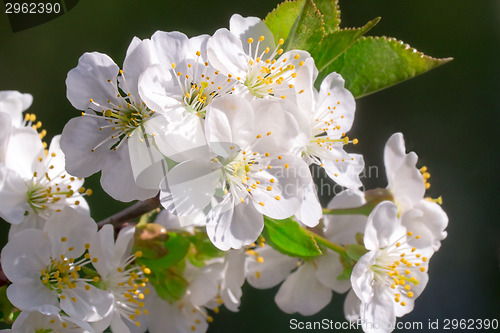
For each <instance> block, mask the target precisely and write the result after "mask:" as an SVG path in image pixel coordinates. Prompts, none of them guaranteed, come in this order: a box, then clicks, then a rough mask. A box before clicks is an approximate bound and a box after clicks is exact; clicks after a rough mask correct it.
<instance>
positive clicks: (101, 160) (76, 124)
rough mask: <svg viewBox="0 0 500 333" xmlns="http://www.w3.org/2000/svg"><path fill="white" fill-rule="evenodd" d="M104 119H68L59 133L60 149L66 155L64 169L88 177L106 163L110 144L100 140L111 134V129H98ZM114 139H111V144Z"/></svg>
mask: <svg viewBox="0 0 500 333" xmlns="http://www.w3.org/2000/svg"><path fill="white" fill-rule="evenodd" d="M103 125H105V123H104V120H100V119H97V118H95V117H92V116H83V117H78V118H73V119H70V121H68V122H67V123H66V125H65V126H64V129H63V132H62V135H61V143H60V144H61V149H62V150H63V152H64V155H65V157H66V170H67V171H68V172H69V173H70V174H72V175H75V176H77V177H88V176H90V175H92V174H94V173H96V172H98V171H99V170H101V169H102V168H103V166H104V164H105V163H106V159H107V157H108V155H109V154H110V153H111V152H110V149H109V148H110V146H108V145H106V144H103V145H101V146H100V147H98V148H97V149H95V150H94V151H93V152H92V149H94V148H95V147H96V146H97V145H98V144H99V143H100V142H102V141H103V140H104V139H106V138H107V137H109V136H111V135H112V134H111V131H112V130H111V129H103V130H102V131H99V128H100V127H101V126H103ZM114 142H116V141H111V142H110V145H112V144H113V143H114Z"/></svg>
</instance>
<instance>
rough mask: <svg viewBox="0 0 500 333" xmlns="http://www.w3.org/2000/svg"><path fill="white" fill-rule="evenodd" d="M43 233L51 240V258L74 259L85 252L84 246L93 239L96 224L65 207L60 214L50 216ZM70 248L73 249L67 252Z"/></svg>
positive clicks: (89, 218) (84, 215)
mask: <svg viewBox="0 0 500 333" xmlns="http://www.w3.org/2000/svg"><path fill="white" fill-rule="evenodd" d="M43 231H44V232H45V233H47V235H48V236H49V238H50V240H51V244H52V257H53V258H59V257H60V255H61V254H62V255H65V256H67V257H68V258H69V257H72V258H75V259H76V258H78V257H79V256H80V255H82V254H83V252H84V251H85V244H87V243H90V242H91V241H92V239H94V235H95V233H96V232H97V224H96V223H95V221H94V220H93V219H92V218H91V217H90V216H88V215H87V214H80V213H78V212H77V211H76V210H75V209H73V208H70V207H65V208H64V209H63V210H62V211H61V212H59V213H55V214H52V216H51V217H50V218H49V219H48V220H47V222H46V223H45V225H44V228H43ZM63 238H65V239H66V240H64V239H63ZM63 240H64V241H63ZM71 247H73V248H74V249H73V250H72V251H69V248H71Z"/></svg>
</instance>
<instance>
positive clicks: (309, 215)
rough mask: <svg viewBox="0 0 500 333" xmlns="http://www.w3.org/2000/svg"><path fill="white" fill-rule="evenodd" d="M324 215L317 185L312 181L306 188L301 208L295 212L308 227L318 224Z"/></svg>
mask: <svg viewBox="0 0 500 333" xmlns="http://www.w3.org/2000/svg"><path fill="white" fill-rule="evenodd" d="M322 216H323V212H322V210H321V204H320V202H319V198H318V193H317V191H316V186H315V185H314V183H313V182H312V181H311V182H310V183H309V185H307V186H305V188H304V191H303V196H302V204H301V205H300V209H299V210H298V211H297V212H296V213H295V217H297V219H298V220H299V221H300V222H302V223H304V224H305V225H307V226H308V227H314V226H316V225H317V224H318V222H319V220H320V219H321V217H322Z"/></svg>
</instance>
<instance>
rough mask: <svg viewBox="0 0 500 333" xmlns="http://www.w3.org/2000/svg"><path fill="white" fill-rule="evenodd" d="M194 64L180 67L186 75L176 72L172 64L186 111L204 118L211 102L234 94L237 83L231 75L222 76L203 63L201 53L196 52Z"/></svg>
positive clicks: (206, 63)
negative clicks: (219, 97)
mask: <svg viewBox="0 0 500 333" xmlns="http://www.w3.org/2000/svg"><path fill="white" fill-rule="evenodd" d="M193 63H194V65H193V64H191V63H190V62H188V63H187V66H185V65H184V64H183V66H179V67H184V68H185V70H184V73H183V72H181V71H179V70H176V67H177V65H176V64H175V63H172V72H173V73H174V77H176V79H177V84H178V86H179V88H180V90H181V91H180V92H181V96H182V100H181V101H180V102H181V103H183V104H184V106H185V109H186V111H187V112H189V113H194V114H196V115H198V116H200V117H202V118H204V117H205V114H206V108H207V106H208V105H209V104H210V102H211V101H212V100H213V99H214V98H217V97H218V96H220V95H224V94H230V93H232V92H233V91H234V90H235V88H234V84H235V82H234V80H233V79H232V78H231V77H232V76H231V75H228V76H224V75H221V74H220V73H219V71H217V70H215V68H213V67H212V66H211V65H210V64H209V63H208V62H203V60H202V59H201V53H200V51H197V52H196V57H195V58H194V59H193Z"/></svg>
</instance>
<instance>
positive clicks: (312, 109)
mask: <svg viewBox="0 0 500 333" xmlns="http://www.w3.org/2000/svg"><path fill="white" fill-rule="evenodd" d="M283 44H284V41H283V40H282V39H279V40H275V38H274V36H273V34H272V33H271V31H270V30H269V29H268V28H267V27H266V25H265V24H264V23H263V22H262V21H261V20H260V19H258V18H255V17H247V18H244V17H242V16H240V15H233V17H232V18H231V20H230V28H229V30H228V29H219V30H217V31H216V32H215V33H214V35H213V36H208V35H201V36H196V37H192V38H188V37H187V36H186V35H184V34H182V33H180V32H160V31H158V32H156V33H155V34H153V35H152V36H151V38H150V39H144V40H140V39H138V38H134V39H133V40H132V42H131V44H130V46H129V48H128V50H127V54H126V57H125V60H124V64H123V69H120V68H119V67H118V66H117V65H116V64H115V63H114V61H113V60H112V59H111V58H109V57H108V56H107V55H105V54H102V53H97V52H93V53H85V54H84V55H83V56H82V57H81V58H80V60H79V62H78V65H77V67H76V68H74V69H72V70H71V71H70V72H69V73H68V76H67V80H66V84H67V97H68V99H69V101H70V102H71V104H72V105H73V106H74V107H75V108H76V109H78V110H81V111H82V114H81V116H80V117H77V118H73V119H71V120H70V121H69V122H68V123H67V124H66V126H65V127H64V130H63V132H62V135H61V136H56V137H54V138H53V139H52V142H51V144H50V146H49V147H48V148H47V145H46V144H45V143H44V142H43V141H42V140H43V138H44V136H45V135H46V133H45V131H44V130H41V123H40V122H37V121H36V117H35V116H34V115H32V114H26V115H25V116H24V117H23V115H22V113H23V112H24V111H25V110H26V109H27V108H28V107H29V106H30V105H31V102H32V97H31V95H28V94H20V93H18V92H14V91H6V92H0V217H1V218H2V219H4V220H5V221H7V222H9V223H11V224H12V226H11V229H10V233H9V242H8V243H7V245H6V246H5V247H4V248H3V250H2V254H1V263H2V269H3V271H4V273H5V275H6V277H7V278H8V279H9V280H10V282H11V284H10V285H9V286H8V288H7V296H8V299H9V301H10V302H11V303H12V305H13V306H15V307H16V308H17V309H19V310H20V311H21V313H20V314H19V316H18V317H17V319H16V320H15V322H14V324H13V327H12V331H13V332H33V331H34V332H52V331H57V332H103V331H104V330H106V329H107V328H108V327H110V328H111V330H112V331H113V332H120V333H121V332H145V331H146V330H149V331H150V332H152V333H155V332H172V333H174V332H190V331H193V332H204V331H206V330H207V328H208V323H210V322H212V321H213V317H212V314H213V313H217V312H218V309H219V306H221V305H224V306H225V307H226V308H228V309H229V310H231V311H237V310H238V307H239V305H240V300H241V296H242V290H241V287H242V285H243V284H244V282H245V281H248V282H249V283H250V284H251V285H252V286H254V287H256V288H270V287H273V286H275V285H277V284H279V283H281V282H283V281H284V282H283V284H282V285H281V287H280V289H279V291H278V293H277V295H276V298H275V300H276V303H277V304H278V306H279V307H280V308H281V309H282V310H283V311H284V312H287V313H295V312H298V313H300V314H302V315H311V314H314V313H316V312H318V311H319V310H321V309H322V308H323V307H325V306H326V305H327V304H328V303H329V302H330V300H331V298H332V295H333V291H335V292H337V293H345V292H347V291H348V290H350V291H349V294H348V295H347V298H346V302H345V315H346V318H347V319H349V320H357V319H359V318H361V319H362V320H363V322H365V323H379V324H382V326H383V327H391V326H394V322H395V320H396V317H399V316H402V315H404V314H406V313H408V312H409V311H411V310H412V308H413V302H414V299H415V298H416V297H418V296H419V294H420V293H421V292H422V290H423V288H424V287H425V285H426V283H427V279H428V277H427V268H428V260H429V259H430V257H431V256H432V255H433V253H434V252H435V251H437V250H438V249H439V247H440V241H441V240H442V239H444V238H445V237H446V233H445V231H444V230H445V228H446V226H447V222H448V220H447V216H446V214H445V213H444V212H443V210H442V209H441V207H440V206H439V204H438V203H437V202H436V201H437V200H434V201H433V200H431V199H428V198H424V196H425V190H426V187H428V183H427V178H428V177H429V175H428V173H427V172H426V169H425V167H424V168H422V169H420V170H419V169H418V168H417V167H416V163H417V156H416V154H415V153H409V154H407V153H406V152H405V145H404V141H403V137H402V135H401V134H400V133H397V134H394V135H393V136H392V137H391V138H390V139H389V141H388V142H387V144H386V148H385V155H384V159H385V166H386V171H387V178H388V187H387V189H384V190H380V189H378V190H376V191H375V190H374V191H367V192H365V193H363V192H361V191H360V190H359V188H360V187H361V186H362V183H361V181H360V177H359V174H360V173H361V171H362V170H363V168H364V162H363V158H362V156H361V155H358V154H352V153H348V152H346V151H345V150H344V148H345V147H344V146H346V145H348V144H356V143H357V140H356V139H353V140H351V139H349V137H348V136H347V132H348V131H349V130H350V128H351V126H352V124H353V121H354V112H355V101H354V98H353V96H352V94H351V93H350V92H349V91H348V90H347V89H345V87H344V80H343V78H342V77H341V76H340V75H339V74H337V73H331V74H330V75H328V76H326V77H325V79H324V80H323V82H321V83H320V85H319V87H320V89H319V91H318V90H316V89H315V88H314V84H315V81H316V78H317V74H318V70H317V69H316V67H315V64H314V60H313V58H312V57H311V56H310V55H309V54H308V53H307V52H305V51H303V50H290V51H287V52H284V50H283V48H282V45H283ZM23 119H24V120H23ZM311 164H317V165H318V166H320V167H322V168H324V170H325V171H326V174H327V175H328V176H329V177H330V178H331V179H332V180H333V181H335V182H336V183H337V184H339V185H341V186H343V187H345V188H346V190H345V191H343V192H342V193H340V194H338V195H337V196H335V198H334V199H333V200H332V201H331V203H330V204H329V206H328V209H327V210H326V212H325V214H326V215H323V211H322V208H321V205H320V203H319V199H318V195H317V192H316V187H315V185H314V182H313V177H312V175H311V172H310V165H311ZM66 170H67V171H66ZM99 171H100V172H101V185H102V188H103V189H104V190H105V191H106V192H107V193H108V194H109V195H110V196H112V197H113V198H114V199H116V200H120V201H125V202H128V201H132V200H146V199H149V198H153V197H155V196H157V195H158V196H159V198H160V202H161V205H162V206H163V209H162V211H161V212H160V213H159V215H158V216H157V217H156V220H155V223H156V224H157V225H160V226H162V227H161V228H160V230H161V232H162V233H165V232H166V231H165V230H168V232H169V237H170V238H169V240H168V241H167V243H166V244H167V247H168V248H169V249H171V248H170V247H169V246H168V244H169V242H173V241H171V240H170V239H174V237H181V238H182V237H185V238H186V239H189V241H187V242H188V246H187V247H186V248H185V253H183V254H182V255H180V257H179V258H177V260H175V262H169V264H168V265H169V266H167V267H166V268H165V269H163V268H158V267H157V266H158V265H160V264H158V262H159V261H157V262H155V261H154V260H152V259H151V258H149V259H147V260H149V261H147V260H146V259H144V258H142V257H143V253H142V251H140V250H137V248H134V247H135V246H136V245H137V244H135V245H134V240H137V237H138V235H139V234H140V233H138V232H137V230H138V229H137V230H136V228H135V227H131V226H126V227H124V228H122V229H121V230H120V232H119V234H118V236H117V237H116V239H115V237H114V229H113V227H112V226H111V225H105V226H103V227H102V228H101V229H100V230H98V227H97V224H96V223H95V221H94V220H93V219H92V218H91V217H90V214H89V207H88V205H87V203H86V201H85V198H84V197H85V196H86V195H90V194H91V193H92V191H91V190H90V189H85V188H84V187H83V178H85V177H88V176H90V175H92V174H94V173H96V172H99ZM380 198H383V199H380ZM370 204H372V205H373V206H372V207H371V208H372V211H371V213H370V214H369V215H368V214H366V215H368V216H366V215H360V214H361V213H360V211H356V209H357V208H362V207H366V206H367V205H370ZM350 209H351V210H353V211H354V213H346V214H343V215H340V214H336V213H335V211H338V212H342V211H343V212H345V211H348V210H350ZM266 218H270V219H275V220H283V219H288V218H293V219H294V221H296V223H298V224H299V225H300V226H301V227H302V228H303V229H304V230H306V231H307V232H312V231H311V230H313V228H314V230H313V231H314V233H315V235H316V236H315V237H318V240H321V241H320V242H318V244H319V245H320V248H321V251H322V254H321V255H318V256H315V257H311V258H304V257H293V256H290V255H285V254H283V253H280V252H278V251H277V249H276V248H274V247H273V246H272V242H270V243H269V244H268V242H267V240H265V239H264V238H263V237H262V231H263V229H264V225H265V219H266ZM320 222H321V223H320ZM294 223H295V222H294ZM134 235H135V237H134ZM199 235H205V237H208V239H209V240H210V242H211V243H210V242H208V244H209V245H210V244H213V245H214V246H215V247H213V248H212V249H211V250H210V251H212V252H213V253H216V254H214V255H207V256H205V257H202V258H201V259H200V261H199V262H197V261H195V260H194V259H192V258H191V259H189V258H188V257H189V256H190V255H192V256H195V255H200V256H203V255H204V253H203V252H200V253H198V252H197V251H198V249H197V248H196V247H195V245H193V244H194V243H189V242H194V241H192V239H194V237H198V236H199ZM179 242H180V243H179V244H181V243H182V242H181V241H179ZM170 244H171V243H170ZM210 246H212V245H210ZM222 251H225V252H222ZM356 251H357V252H358V253H359V256H357V257H356V256H355V255H353V254H352V253H354V252H356ZM153 252H154V251H153ZM166 252H167V255H165V256H164V257H165V258H167V260H163V259H160V260H163V264H164V265H166V263H165V262H167V261H168V260H170V259H169V258H170V257H174V258H176V257H175V255H176V254H174V253H171V252H168V251H166ZM186 253H187V254H186ZM193 253H194V254H193ZM143 262H150V263H152V265H151V266H149V265H145V264H142V263H143ZM155 263H156V264H155ZM351 272H352V273H351ZM375 326H377V325H372V326H370V325H367V326H366V327H364V329H365V331H367V332H371V331H373V332H375V331H377V330H376V329H373V327H375ZM377 327H378V326H377ZM8 331H10V330H8ZM385 331H387V329H385Z"/></svg>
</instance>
